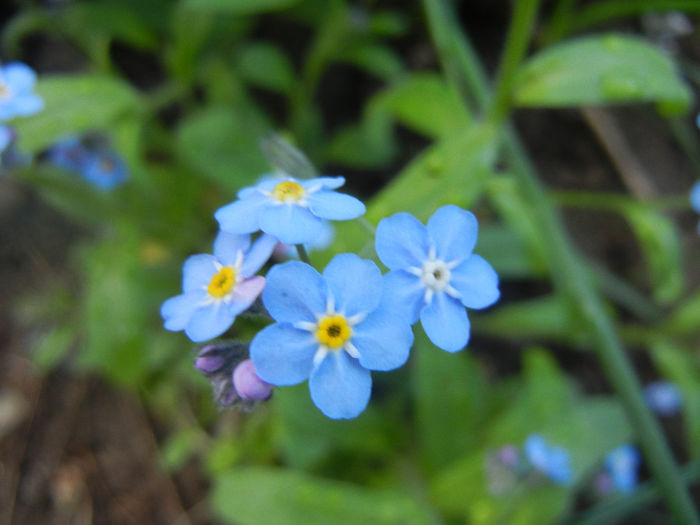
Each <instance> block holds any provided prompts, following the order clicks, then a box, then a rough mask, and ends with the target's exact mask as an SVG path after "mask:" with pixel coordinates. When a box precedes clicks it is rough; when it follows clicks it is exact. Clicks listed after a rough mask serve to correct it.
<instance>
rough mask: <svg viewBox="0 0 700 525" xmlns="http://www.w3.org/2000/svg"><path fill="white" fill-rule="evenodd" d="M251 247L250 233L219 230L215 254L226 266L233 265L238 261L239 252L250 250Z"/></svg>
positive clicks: (215, 243) (215, 241)
mask: <svg viewBox="0 0 700 525" xmlns="http://www.w3.org/2000/svg"><path fill="white" fill-rule="evenodd" d="M249 248H250V235H247V234H236V233H229V232H225V231H219V233H218V234H217V235H216V239H214V256H215V257H216V258H217V259H218V260H219V262H220V263H221V264H222V265H224V266H233V265H234V264H235V263H236V258H237V256H238V252H239V251H240V252H243V253H244V254H245V252H247V251H248V249H249Z"/></svg>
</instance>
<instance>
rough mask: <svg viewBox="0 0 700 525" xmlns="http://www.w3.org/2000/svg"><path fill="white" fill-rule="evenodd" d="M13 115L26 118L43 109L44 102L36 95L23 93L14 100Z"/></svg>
mask: <svg viewBox="0 0 700 525" xmlns="http://www.w3.org/2000/svg"><path fill="white" fill-rule="evenodd" d="M14 106H15V115H18V116H22V117H28V116H29V115H33V114H34V113H38V112H39V111H41V110H42V109H44V100H43V99H42V98H41V97H40V96H39V95H37V94H36V93H24V94H22V95H20V96H18V97H17V98H15V100H14Z"/></svg>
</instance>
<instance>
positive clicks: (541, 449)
mask: <svg viewBox="0 0 700 525" xmlns="http://www.w3.org/2000/svg"><path fill="white" fill-rule="evenodd" d="M525 457H526V458H527V460H528V461H529V462H530V464H531V465H532V466H533V467H534V468H535V469H536V470H537V471H539V472H541V473H542V474H544V475H545V476H547V477H548V478H549V479H551V480H552V481H554V482H555V483H558V484H560V485H566V484H568V483H570V482H571V478H572V474H571V469H570V468H569V453H568V452H567V451H566V449H564V448H562V447H554V446H550V445H549V444H548V443H547V441H546V440H545V439H544V438H543V437H542V436H541V435H539V434H530V436H528V438H527V439H526V440H525Z"/></svg>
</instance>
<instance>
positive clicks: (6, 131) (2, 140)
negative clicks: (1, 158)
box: [0, 125, 14, 153]
mask: <svg viewBox="0 0 700 525" xmlns="http://www.w3.org/2000/svg"><path fill="white" fill-rule="evenodd" d="M13 138H14V132H13V131H12V128H10V127H9V126H1V125H0V153H2V152H3V151H5V148H7V146H9V145H10V142H12V139H13Z"/></svg>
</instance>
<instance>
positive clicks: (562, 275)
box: [423, 0, 699, 524]
mask: <svg viewBox="0 0 700 525" xmlns="http://www.w3.org/2000/svg"><path fill="white" fill-rule="evenodd" d="M423 2H424V5H425V8H426V12H427V14H428V21H429V24H430V30H431V33H432V35H433V38H434V40H435V44H436V47H437V50H438V52H439V53H440V55H441V56H440V58H441V60H442V61H443V62H445V63H447V62H455V61H457V63H451V64H450V65H449V66H448V65H446V66H445V70H446V71H447V72H448V76H449V77H450V79H451V80H452V79H453V78H455V77H456V76H459V80H458V86H459V85H460V84H462V85H466V86H468V87H469V88H471V89H470V91H471V93H472V94H473V96H474V98H475V99H476V100H477V101H479V102H480V105H481V106H482V107H487V104H488V103H489V101H488V98H489V96H488V80H487V76H486V74H485V72H484V70H483V67H482V65H481V63H480V61H479V60H478V58H477V57H476V54H475V53H474V51H473V49H472V47H471V44H470V43H469V41H468V40H467V38H466V36H465V35H464V33H463V32H462V31H461V30H460V29H459V28H458V27H457V26H456V25H455V23H454V20H455V18H454V17H451V16H450V13H449V10H448V6H447V5H446V4H445V1H444V0H423ZM507 45H513V46H519V45H522V44H519V43H515V44H510V43H509V44H507ZM459 47H463V48H464V49H461V50H458V49H456V48H459ZM443 51H444V52H445V54H443ZM467 62H471V63H467ZM516 66H517V65H516ZM511 67H513V66H511ZM504 153H505V156H506V158H507V160H508V161H509V162H510V164H511V169H512V170H513V172H514V174H515V175H516V176H517V178H518V181H519V183H520V185H521V187H522V190H523V194H524V195H525V197H526V198H527V199H528V200H529V201H530V203H531V204H532V209H533V210H534V214H535V217H534V219H535V221H536V223H537V224H538V226H539V230H540V232H541V233H542V235H543V237H544V238H546V239H548V247H549V257H550V261H549V262H550V269H551V272H552V278H553V279H554V281H555V284H556V285H557V286H558V287H559V289H561V290H563V291H564V292H565V293H566V294H567V295H568V296H569V298H570V299H571V301H572V304H575V305H577V306H578V310H579V315H580V316H581V317H582V319H583V320H584V322H585V323H586V324H587V325H588V327H589V329H590V331H591V338H592V340H593V342H594V346H595V349H596V351H597V353H598V357H599V359H600V361H601V364H602V366H603V369H604V370H605V372H606V375H607V377H608V379H609V381H610V382H611V383H612V384H613V386H614V387H615V390H616V391H617V393H618V394H619V396H620V398H621V399H622V401H623V404H624V406H625V409H626V412H627V416H628V417H629V419H630V421H631V423H632V425H633V427H634V428H635V429H636V431H637V436H638V439H639V441H640V444H641V446H642V449H643V450H644V453H645V456H646V458H647V460H648V463H649V466H650V470H651V471H652V472H653V474H654V475H655V477H656V478H657V479H658V481H659V484H660V485H661V488H662V491H663V494H664V497H665V499H666V502H667V503H668V505H669V507H670V509H671V511H672V512H673V513H674V514H675V516H676V519H677V520H678V522H679V523H683V524H696V523H699V521H698V517H697V514H696V512H695V509H694V508H693V504H692V500H691V498H690V495H689V493H688V490H687V487H686V486H685V484H684V482H683V479H682V478H681V476H680V474H679V472H678V469H677V467H676V465H675V462H674V460H673V456H672V455H671V452H670V450H669V449H668V446H667V444H666V442H665V441H664V438H663V434H662V432H661V429H660V427H659V425H658V423H657V422H656V420H655V419H654V417H653V416H652V414H651V413H650V412H649V410H648V409H647V408H646V406H645V403H644V400H643V397H642V393H641V388H640V384H639V381H638V379H637V377H636V375H635V373H634V371H633V369H632V366H631V364H630V362H629V361H628V360H627V358H626V356H625V352H624V350H623V348H622V346H621V344H620V341H619V339H618V336H617V334H616V333H615V330H614V329H613V325H612V322H611V321H610V319H609V318H608V317H607V315H606V313H605V309H604V305H603V304H602V301H601V299H600V297H599V296H598V293H597V291H596V290H594V287H593V284H592V282H591V280H590V277H589V273H588V272H587V271H586V270H585V268H584V267H583V265H582V262H581V261H582V258H581V257H580V256H579V255H578V254H577V252H576V251H575V249H574V247H573V246H572V244H571V242H570V241H569V239H568V237H567V234H566V233H565V232H564V230H563V228H562V226H561V221H560V220H559V219H558V217H557V214H556V212H555V210H554V207H553V205H552V202H551V200H550V198H549V196H548V195H547V192H546V190H545V188H544V187H543V186H542V184H541V183H540V181H539V179H538V178H537V176H536V171H535V168H534V167H533V165H532V162H531V161H530V159H529V156H528V155H527V153H526V152H525V150H524V148H523V147H522V145H521V143H520V141H519V140H518V138H517V136H516V134H515V132H514V130H513V128H512V126H510V125H508V124H506V125H505V131H504Z"/></svg>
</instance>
